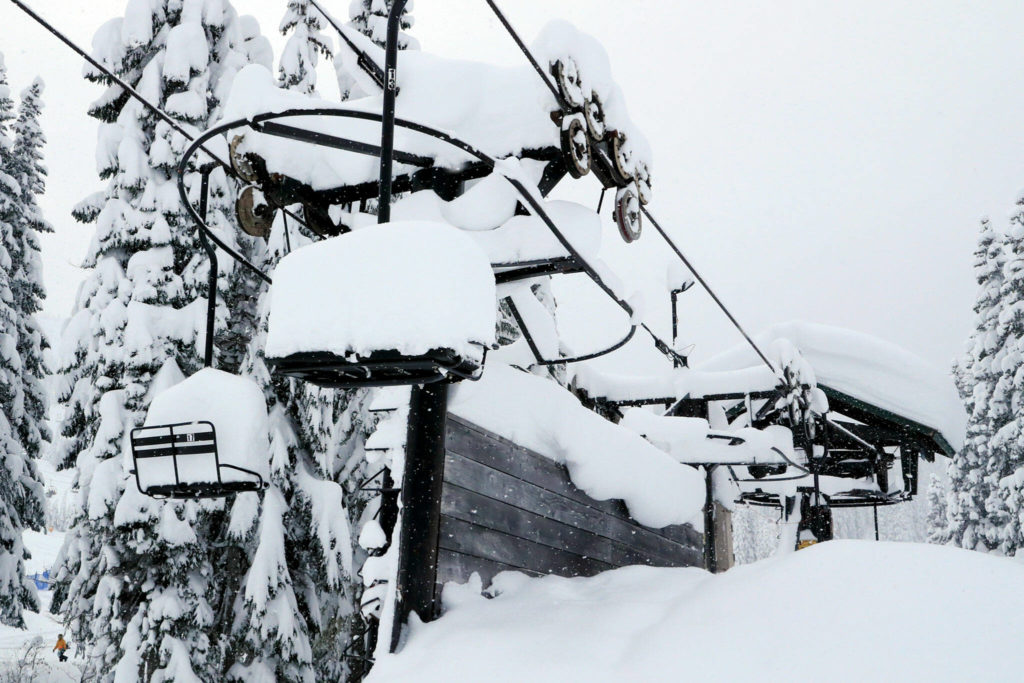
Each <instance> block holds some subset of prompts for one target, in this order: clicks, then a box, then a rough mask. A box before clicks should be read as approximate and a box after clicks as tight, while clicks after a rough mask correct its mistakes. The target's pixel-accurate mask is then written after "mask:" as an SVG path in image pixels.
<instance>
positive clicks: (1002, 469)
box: [972, 197, 1024, 556]
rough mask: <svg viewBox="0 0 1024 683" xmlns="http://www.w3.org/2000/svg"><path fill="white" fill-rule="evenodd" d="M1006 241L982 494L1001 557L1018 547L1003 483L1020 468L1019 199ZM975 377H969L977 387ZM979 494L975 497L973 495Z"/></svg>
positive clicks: (1023, 331)
mask: <svg viewBox="0 0 1024 683" xmlns="http://www.w3.org/2000/svg"><path fill="white" fill-rule="evenodd" d="M1017 205H1018V211H1017V213H1016V214H1015V215H1014V216H1013V218H1012V219H1011V225H1010V231H1009V232H1008V234H1007V235H1006V238H1005V243H1006V263H1005V264H1004V266H1003V282H1002V285H1001V287H1000V299H999V317H998V324H997V325H996V335H995V336H996V343H997V345H998V347H997V348H998V351H997V353H996V355H995V357H994V362H993V366H995V367H997V368H998V371H999V375H998V380H997V381H996V384H995V388H994V389H993V392H992V399H991V401H990V405H989V421H990V425H989V428H990V429H991V430H992V432H993V434H994V435H993V437H992V438H991V440H990V441H989V444H988V447H989V458H988V464H987V473H986V477H985V488H984V492H985V493H987V495H988V497H987V500H986V501H985V510H986V513H987V519H988V526H987V534H986V542H987V544H988V546H989V547H990V548H994V549H997V550H998V551H999V552H1000V553H1002V554H1005V555H1010V556H1012V555H1014V554H1016V552H1017V550H1018V549H1019V548H1020V547H1021V546H1022V545H1024V520H1022V519H1021V515H1022V513H1024V507H1022V505H1021V503H1022V500H1021V498H1022V492H1021V490H1020V489H1021V486H1022V484H1024V481H1016V480H1015V479H1014V478H1010V479H1007V478H1008V477H1010V475H1013V474H1015V472H1017V470H1018V469H1020V468H1022V467H1024V197H1022V198H1021V199H1020V200H1018V202H1017ZM978 375H979V373H978V371H977V370H975V371H974V372H973V373H972V376H973V379H975V381H977V379H978ZM979 493H980V492H979Z"/></svg>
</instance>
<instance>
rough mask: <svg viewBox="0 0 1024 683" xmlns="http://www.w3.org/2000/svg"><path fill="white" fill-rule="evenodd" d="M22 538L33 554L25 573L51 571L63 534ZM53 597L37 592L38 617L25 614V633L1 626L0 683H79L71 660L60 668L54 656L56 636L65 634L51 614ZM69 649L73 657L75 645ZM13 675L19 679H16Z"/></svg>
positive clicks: (47, 592) (30, 535)
mask: <svg viewBox="0 0 1024 683" xmlns="http://www.w3.org/2000/svg"><path fill="white" fill-rule="evenodd" d="M24 538H25V547H26V548H28V550H29V552H30V553H31V554H32V558H31V559H29V560H28V561H27V562H25V570H26V572H27V573H28V574H35V573H37V572H38V573H42V572H43V571H45V570H47V569H50V568H51V567H52V566H53V562H54V560H56V559H57V553H58V552H60V547H61V545H62V544H63V543H64V534H63V532H60V531H52V532H48V533H45V534H44V533H41V532H37V531H26V532H25V536H24ZM52 597H53V593H52V592H51V591H48V590H41V591H39V599H40V602H41V603H42V609H41V611H40V612H39V613H38V614H37V613H35V612H25V626H26V628H25V630H21V629H16V628H11V627H9V626H4V625H2V624H0V681H3V682H5V683H6V681H9V680H10V681H19V682H24V683H36V682H38V683H44V682H46V683H49V682H51V681H53V682H54V683H59V682H60V681H77V680H79V677H80V674H79V673H78V667H77V666H76V665H75V661H74V659H73V658H72V659H70V660H69V661H68V662H67V663H64V664H61V663H59V662H58V661H57V653H55V652H53V646H54V644H55V643H56V642H57V635H58V634H60V633H64V627H63V626H62V625H61V623H60V621H59V620H58V618H56V617H54V616H53V615H52V614H50V600H51V598H52ZM37 639H38V642H36V641H37ZM70 645H71V647H72V650H71V654H73V653H74V646H75V643H73V642H71V643H70ZM15 673H17V674H18V676H20V677H18V676H15Z"/></svg>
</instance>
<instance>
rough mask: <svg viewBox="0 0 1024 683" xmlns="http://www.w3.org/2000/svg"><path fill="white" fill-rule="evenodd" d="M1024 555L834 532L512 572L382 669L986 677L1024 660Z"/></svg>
mask: <svg viewBox="0 0 1024 683" xmlns="http://www.w3.org/2000/svg"><path fill="white" fill-rule="evenodd" d="M1022 582H1024V567H1022V566H1021V565H1020V564H1018V563H1015V562H1012V561H1008V560H1006V559H1002V558H997V557H992V556H988V555H982V554H980V553H974V552H970V551H966V550H959V549H953V548H946V547H941V546H928V545H918V544H909V543H907V544H899V543H877V542H869V541H832V542H829V543H823V544H821V545H818V546H815V547H812V548H809V549H807V550H803V551H801V552H798V553H795V554H790V555H786V556H784V557H782V558H778V559H772V560H766V561H763V562H759V563H756V564H753V565H745V566H742V567H738V568H736V569H733V570H731V571H729V572H727V573H725V574H721V575H717V576H712V575H710V574H707V573H706V572H704V571H703V570H700V569H692V568H691V569H658V568H650V567H626V568H622V569H617V570H613V571H609V572H606V573H604V574H601V575H599V576H596V577H592V578H585V579H583V578H576V579H565V578H561V577H544V578H527V577H525V576H523V575H521V574H514V573H505V574H500V575H498V577H497V578H496V579H495V582H494V587H493V588H492V590H495V591H496V592H497V593H498V595H497V597H495V598H494V599H492V600H488V599H486V598H484V597H480V596H479V589H480V587H479V584H477V585H476V586H474V585H472V584H467V585H466V586H451V585H449V586H448V587H446V588H445V593H444V597H445V605H446V610H447V612H446V613H445V615H444V616H442V617H441V619H440V620H438V621H436V622H434V623H431V624H425V625H424V624H419V623H417V624H414V625H413V626H412V629H411V633H410V636H409V638H408V641H407V642H406V644H405V647H404V649H403V650H402V651H401V652H400V653H399V654H398V655H391V656H387V657H384V658H382V659H380V660H378V662H377V664H376V666H375V667H374V669H373V671H372V673H371V675H370V678H369V680H370V681H372V682H373V683H385V682H390V681H411V680H415V681H418V682H419V683H429V682H430V681H438V682H441V681H443V682H444V683H458V682H460V681H466V682H474V683H475V682H476V681H495V682H500V681H509V682H511V681H517V682H518V681H538V682H539V681H680V680H716V681H722V680H795V679H802V680H830V681H858V682H859V681H907V680H914V681H958V680H964V679H965V678H967V677H971V678H974V679H976V680H986V681H995V680H1000V681H1011V680H1019V678H1020V672H1021V671H1022V670H1024V649H1022V648H1021V647H1020V644H1019V640H1020V634H1021V633H1024V593H1022V592H1021V591H1020V586H1021V583H1022Z"/></svg>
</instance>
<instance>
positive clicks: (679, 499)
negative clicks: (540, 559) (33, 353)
mask: <svg viewBox="0 0 1024 683" xmlns="http://www.w3.org/2000/svg"><path fill="white" fill-rule="evenodd" d="M448 407H449V410H450V411H451V412H452V413H454V414H455V415H458V416H459V417H462V418H465V419H466V420H469V421H470V422H472V423H474V424H476V425H479V426H481V427H483V428H485V429H489V430H490V431H492V432H494V433H495V434H498V435H499V436H503V437H505V438H506V439H509V440H510V441H514V442H515V443H517V444H519V445H520V446H522V447H524V448H529V449H530V450H533V451H536V452H537V453H539V454H541V455H543V456H545V457H548V458H551V459H552V460H555V461H556V462H560V463H565V465H566V467H567V468H568V470H569V477H570V478H571V479H572V482H573V483H574V484H575V485H576V486H578V487H579V488H580V489H581V490H583V491H585V492H586V493H587V495H589V496H591V497H592V498H596V499H597V500H607V499H609V498H621V499H622V500H623V501H625V503H626V506H627V507H628V508H629V513H630V514H631V515H632V516H633V518H634V519H636V520H637V521H638V522H640V523H641V524H644V525H646V526H650V527H656V528H660V527H664V526H668V525H670V524H682V523H685V522H689V521H692V520H693V518H694V516H695V515H697V514H698V512H699V511H700V508H701V505H703V503H704V478H703V477H702V476H701V475H700V474H698V473H697V471H696V470H695V469H693V468H691V467H688V466H684V465H680V464H679V463H677V462H675V461H674V460H673V459H672V458H671V457H669V456H668V454H666V453H664V452H662V451H660V450H658V449H657V448H655V447H654V446H652V445H651V444H649V443H647V442H646V441H644V439H643V438H642V437H641V436H639V435H638V434H635V433H634V432H632V431H630V430H628V429H625V428H624V427H620V426H618V425H616V424H614V423H612V422H609V421H608V420H605V419H604V418H603V417H601V416H599V415H598V414H597V413H594V412H591V411H590V410H587V409H586V408H584V407H583V405H582V404H580V402H579V401H578V400H577V399H576V397H575V396H573V395H572V394H571V393H569V392H568V391H566V390H565V389H563V388H562V387H560V386H559V385H558V384H556V383H554V382H553V381H551V380H548V379H543V378H541V377H537V376H536V375H531V374H528V373H526V372H522V371H520V370H516V369H514V368H512V367H509V366H507V365H502V364H500V363H497V362H493V361H492V362H490V363H488V365H487V369H486V370H485V371H484V375H483V379H481V380H480V381H478V382H463V383H461V384H459V385H457V386H456V387H454V388H453V389H452V392H451V396H450V398H449V403H448Z"/></svg>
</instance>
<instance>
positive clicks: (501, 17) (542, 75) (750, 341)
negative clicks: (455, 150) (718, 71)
mask: <svg viewBox="0 0 1024 683" xmlns="http://www.w3.org/2000/svg"><path fill="white" fill-rule="evenodd" d="M485 2H486V3H487V5H488V6H489V7H490V8H491V10H493V11H494V14H495V15H496V16H497V17H498V21H500V22H501V24H502V26H504V27H505V30H506V31H508V33H509V35H510V36H512V40H514V41H515V43H516V45H517V46H518V47H519V49H520V50H521V51H522V53H523V54H524V55H525V56H526V59H527V60H528V61H529V62H530V64H531V65H532V66H533V69H534V71H536V72H537V75H538V76H539V77H540V79H541V80H542V81H544V84H545V85H546V86H547V87H548V89H549V90H551V93H552V94H553V95H554V96H555V100H556V101H557V102H558V103H559V105H560V106H561V107H562V110H563V111H567V110H568V105H567V103H566V102H565V100H564V99H563V98H562V95H561V93H559V92H558V88H556V87H555V86H554V84H553V83H552V82H551V80H550V79H549V78H548V77H547V74H546V73H544V70H543V69H542V68H541V67H540V64H538V63H537V59H536V58H535V57H534V56H533V54H532V53H531V52H530V49H529V48H528V47H527V46H526V44H525V43H523V41H522V39H521V38H520V37H519V34H518V33H516V30H515V29H514V28H513V27H512V24H511V23H510V22H509V21H508V19H507V18H506V17H505V15H504V13H502V11H501V9H499V8H498V5H497V3H496V2H495V0H485ZM402 4H404V2H403V3H402ZM602 198H603V193H602ZM640 208H641V210H642V211H643V213H644V215H645V216H647V218H648V219H649V220H650V221H651V223H652V224H653V225H654V228H655V229H656V230H657V231H658V233H659V234H660V235H661V237H662V239H664V240H665V242H666V243H668V245H669V247H671V249H672V250H673V251H674V252H675V253H676V256H678V257H679V260H680V261H682V262H683V264H684V265H685V266H686V267H687V268H689V269H690V272H692V273H693V275H694V276H695V277H696V278H697V279H698V280H699V281H700V283H701V285H702V286H703V287H704V289H705V290H706V291H707V293H708V294H710V295H711V298H712V299H714V301H715V303H716V304H717V305H718V307H719V308H720V309H721V310H722V312H723V313H725V315H726V317H727V318H729V321H730V322H731V323H732V324H733V326H734V327H735V328H736V329H737V330H738V331H739V333H740V334H741V335H743V338H744V339H746V341H747V343H748V344H749V345H750V346H751V348H752V349H754V352H755V353H756V354H757V355H758V356H759V357H760V359H761V360H762V361H764V364H765V365H767V366H768V367H769V368H770V369H771V370H772V372H777V370H776V369H775V366H774V365H773V364H772V362H771V361H770V360H768V357H767V356H766V355H765V354H764V352H763V351H761V349H760V347H758V345H757V344H756V343H755V342H754V340H753V339H752V338H751V337H750V335H749V334H747V332H746V330H744V329H743V326H742V325H740V323H739V321H738V320H736V317H735V316H734V315H733V314H732V313H731V312H730V311H729V309H728V308H727V307H726V306H725V304H724V303H723V302H722V300H721V299H720V298H719V297H718V295H717V294H716V293H715V291H714V290H713V289H711V287H710V285H708V283H707V281H706V280H705V279H704V278H703V277H702V276H701V275H700V273H698V272H697V270H696V269H695V268H694V267H693V265H692V264H691V263H690V260H689V259H687V258H686V256H685V255H684V254H683V252H682V251H681V250H680V249H679V247H678V246H677V245H676V243H675V242H674V241H673V240H672V239H671V238H670V237H669V236H668V234H667V233H666V232H665V231H664V230H663V229H662V227H661V226H660V225H659V224H658V222H657V221H656V220H655V219H654V216H652V215H651V212H650V211H648V210H647V208H646V207H643V206H641V207H640ZM645 328H646V326H645ZM647 331H648V332H650V329H647ZM651 336H654V334H653V333H651ZM662 343H664V342H662Z"/></svg>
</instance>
